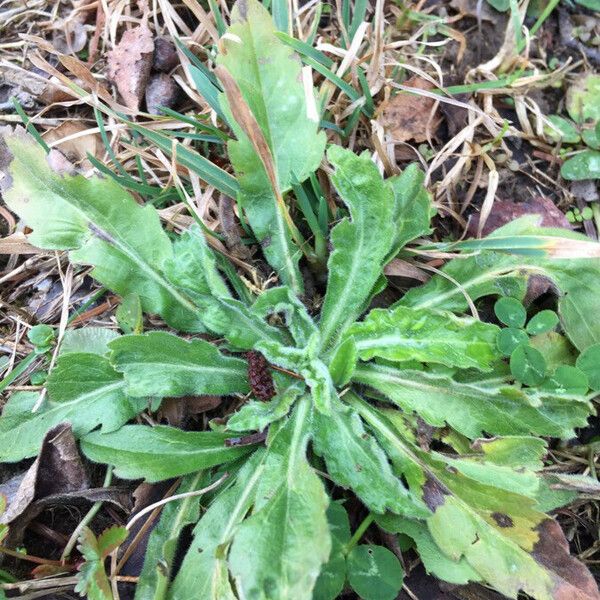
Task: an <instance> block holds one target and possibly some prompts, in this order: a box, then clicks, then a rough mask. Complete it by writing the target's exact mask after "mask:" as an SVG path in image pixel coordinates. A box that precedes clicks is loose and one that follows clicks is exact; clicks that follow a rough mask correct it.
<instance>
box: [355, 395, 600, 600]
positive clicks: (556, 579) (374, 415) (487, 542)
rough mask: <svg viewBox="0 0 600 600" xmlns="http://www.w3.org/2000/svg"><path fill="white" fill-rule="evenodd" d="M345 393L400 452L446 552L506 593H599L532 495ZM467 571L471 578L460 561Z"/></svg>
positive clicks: (555, 597) (545, 597)
mask: <svg viewBox="0 0 600 600" xmlns="http://www.w3.org/2000/svg"><path fill="white" fill-rule="evenodd" d="M347 399H348V401H349V402H350V404H351V405H352V406H353V407H354V408H355V409H356V410H358V411H359V413H360V414H361V416H362V417H363V418H364V419H365V420H366V421H367V422H368V423H369V425H370V426H371V427H372V428H373V430H374V431H375V433H376V435H377V437H378V438H379V439H380V441H381V443H382V444H384V445H385V447H386V449H387V450H388V452H390V453H391V454H392V456H395V457H398V458H396V459H395V461H396V463H397V465H398V467H399V468H400V469H401V470H403V471H404V472H405V473H407V475H406V476H407V479H408V480H409V484H410V485H411V486H412V487H414V488H415V491H416V488H420V489H421V493H422V495H423V501H424V502H425V503H426V504H427V506H428V507H429V508H430V510H431V511H432V515H431V516H430V517H428V518H427V519H426V523H427V527H428V530H429V533H430V535H431V537H432V538H433V541H434V542H435V544H436V545H437V547H438V548H439V550H440V552H441V553H442V554H444V555H445V556H446V557H447V558H448V559H450V560H452V561H454V562H457V563H458V562H459V561H461V560H463V559H464V560H465V561H466V562H467V563H468V565H469V566H470V567H471V569H472V570H474V571H475V572H476V573H477V576H478V577H479V578H481V579H482V580H484V581H486V582H487V583H489V584H491V585H492V586H493V587H494V588H495V589H496V590H498V591H499V592H500V593H502V594H504V595H506V596H508V597H510V598H516V597H517V595H518V593H519V591H523V592H525V593H527V594H529V595H531V596H533V597H534V598H536V599H539V600H559V599H562V598H565V599H566V598H582V599H583V598H585V599H586V600H587V599H589V600H593V599H596V598H598V597H599V593H598V588H597V586H596V583H595V582H594V580H593V577H592V575H591V574H590V573H589V571H588V570H587V569H586V568H585V567H584V565H583V564H581V563H579V562H578V561H577V560H575V559H574V558H572V557H570V556H569V554H568V544H567V542H566V540H565V538H564V536H563V534H562V532H561V530H560V526H559V525H558V523H556V522H555V521H553V520H552V519H551V518H549V517H547V516H546V515H544V514H543V513H541V512H539V511H538V510H537V508H536V502H535V500H534V499H531V498H527V497H525V496H522V495H520V494H519V493H518V490H515V491H506V490H501V489H499V488H497V487H494V486H492V485H489V484H484V483H481V482H480V481H478V480H477V479H474V478H471V477H469V476H466V475H465V474H464V473H461V472H459V471H456V470H453V469H448V468H447V467H448V465H447V463H446V461H445V460H444V458H443V457H442V455H440V454H439V453H436V452H432V451H429V452H424V451H423V450H421V449H419V448H418V447H416V446H414V445H413V444H412V443H410V442H409V441H407V440H406V439H404V438H403V437H402V435H400V433H399V432H398V430H396V429H395V428H394V427H393V425H391V423H390V422H389V421H387V420H386V419H385V417H384V416H383V415H382V414H381V413H380V412H379V411H377V409H374V408H373V407H371V406H369V405H368V404H367V403H366V402H364V401H362V400H361V399H359V398H358V397H356V396H354V395H352V394H347ZM415 473H416V474H418V475H417V476H415ZM449 524H452V526H449ZM451 575H452V576H456V572H452V573H451ZM465 575H467V576H468V577H469V579H471V576H470V574H469V573H468V572H465V571H464V569H463V572H462V576H465Z"/></svg>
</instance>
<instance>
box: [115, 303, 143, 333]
mask: <svg viewBox="0 0 600 600" xmlns="http://www.w3.org/2000/svg"><path fill="white" fill-rule="evenodd" d="M115 316H116V317H117V323H118V324H119V327H120V328H121V331H122V332H123V333H138V334H139V333H142V331H143V329H144V315H143V314H142V303H141V301H140V297H139V296H138V295H137V294H129V295H128V296H125V298H123V300H122V301H121V304H119V307H118V308H117V312H116V315H115Z"/></svg>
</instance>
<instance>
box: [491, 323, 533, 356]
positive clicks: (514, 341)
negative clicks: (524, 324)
mask: <svg viewBox="0 0 600 600" xmlns="http://www.w3.org/2000/svg"><path fill="white" fill-rule="evenodd" d="M528 340H529V336H528V335H527V333H526V332H525V331H523V330H522V329H517V328H515V327H506V328H504V329H501V330H500V331H499V332H498V337H497V338H496V345H497V346H498V350H500V352H501V353H502V354H503V355H504V356H510V355H511V354H512V353H513V351H514V350H515V348H516V347H517V346H520V345H521V344H527V342H528Z"/></svg>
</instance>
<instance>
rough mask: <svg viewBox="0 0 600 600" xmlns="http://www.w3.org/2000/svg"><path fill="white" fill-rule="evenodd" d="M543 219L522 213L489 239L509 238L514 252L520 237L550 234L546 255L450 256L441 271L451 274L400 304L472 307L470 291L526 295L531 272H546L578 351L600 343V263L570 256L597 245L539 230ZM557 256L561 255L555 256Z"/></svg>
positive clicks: (415, 290)
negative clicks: (577, 246)
mask: <svg viewBox="0 0 600 600" xmlns="http://www.w3.org/2000/svg"><path fill="white" fill-rule="evenodd" d="M538 221H539V217H537V216H536V215H534V216H530V217H522V218H521V219H518V220H516V221H513V222H512V223H509V224H508V225H505V226H504V227H500V228H499V229H497V230H496V231H494V232H493V233H492V234H490V235H489V236H488V237H487V238H486V240H488V241H494V240H497V239H498V240H503V238H504V241H503V245H504V246H506V249H507V251H508V252H511V246H512V247H517V246H518V245H519V240H520V239H522V240H527V239H529V237H530V236H532V235H538V236H546V237H545V240H546V241H545V244H546V248H545V255H544V249H542V251H541V252H542V255H540V254H539V252H538V254H537V255H536V254H534V255H533V256H527V255H526V254H525V255H520V254H518V253H514V254H507V253H502V252H498V251H492V250H481V251H480V252H478V253H477V254H475V255H474V256H471V257H466V258H459V259H456V260H451V261H450V262H449V263H448V264H447V265H446V266H445V267H444V268H443V269H442V271H443V272H444V273H445V274H446V277H443V276H440V275H435V276H434V277H432V278H431V280H430V281H429V282H428V283H426V284H425V285H423V286H420V287H418V288H413V289H412V290H409V292H408V293H407V294H406V295H405V296H404V297H403V298H402V300H400V302H399V304H402V305H404V306H413V307H417V308H440V309H445V310H451V311H453V312H464V311H466V310H467V309H468V303H467V300H466V297H465V294H468V296H469V297H470V298H471V299H472V300H477V299H478V298H481V297H482V296H488V295H501V296H504V295H506V296H513V297H516V298H522V297H523V296H524V295H525V290H526V282H527V279H528V276H529V275H541V276H543V277H546V278H548V279H550V280H551V281H552V282H553V283H554V284H555V285H556V286H557V288H558V291H559V299H558V312H559V315H560V318H561V323H562V326H563V328H564V330H565V333H566V334H567V336H568V337H569V339H570V340H571V341H572V342H573V344H574V345H575V346H576V347H577V349H578V350H579V351H583V350H585V349H586V348H587V347H588V346H591V345H592V344H595V343H598V342H600V320H598V319H596V318H595V316H594V306H595V304H594V303H595V299H596V298H597V297H598V295H599V294H600V262H599V261H598V259H597V258H580V257H578V254H577V252H576V251H573V252H572V254H573V255H572V256H568V254H569V247H570V244H571V243H577V242H584V241H585V242H586V243H587V244H588V245H590V247H594V246H596V245H595V244H593V243H592V242H590V241H589V239H588V238H586V237H585V236H582V235H579V234H576V233H574V232H570V231H567V230H564V229H558V230H557V229H544V228H540V227H538V225H537V222H538ZM506 240H507V241H506ZM556 255H559V256H562V258H554V256H556ZM594 256H597V250H596V254H595V255H594ZM448 276H449V277H448ZM457 283H458V284H459V285H457Z"/></svg>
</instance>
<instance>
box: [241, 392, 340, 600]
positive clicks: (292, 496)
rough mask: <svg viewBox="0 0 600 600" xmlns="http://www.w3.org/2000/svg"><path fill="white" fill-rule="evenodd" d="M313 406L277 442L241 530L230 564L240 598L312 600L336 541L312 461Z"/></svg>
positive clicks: (302, 408)
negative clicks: (309, 456)
mask: <svg viewBox="0 0 600 600" xmlns="http://www.w3.org/2000/svg"><path fill="white" fill-rule="evenodd" d="M308 419H309V404H308V402H307V399H304V400H303V401H301V402H300V403H299V404H298V406H297V408H296V410H295V412H294V414H293V415H292V416H291V417H290V419H289V421H288V422H287V424H286V425H285V426H284V427H283V428H282V429H280V430H279V432H278V433H277V435H276V437H275V438H274V439H273V440H272V442H271V446H270V448H269V452H268V455H267V458H266V460H265V468H264V472H263V475H262V477H261V481H260V483H259V488H258V490H257V495H256V502H255V506H254V510H253V512H252V515H251V516H250V517H249V518H248V519H246V520H245V521H244V522H243V523H242V524H241V525H240V526H239V528H238V529H237V532H236V534H235V537H234V539H233V543H232V545H231V552H230V555H229V566H230V569H231V572H232V574H233V576H234V577H235V579H236V584H237V585H238V589H239V590H240V594H241V595H243V596H244V597H246V598H264V599H265V600H267V599H268V600H284V599H289V600H292V599H294V600H310V599H311V598H312V590H313V587H314V585H315V582H316V579H317V577H318V575H319V571H320V570H321V566H322V565H323V564H324V563H325V562H326V561H327V559H328V557H329V552H330V549H331V537H330V534H329V527H328V524H327V518H326V515H325V511H326V508H327V504H328V499H327V495H326V494H325V490H324V487H323V484H322V483H321V481H320V479H319V477H318V476H317V474H316V473H315V472H314V471H313V469H312V467H311V466H310V465H309V463H308V461H307V460H306V456H305V453H306V444H307V441H308Z"/></svg>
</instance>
